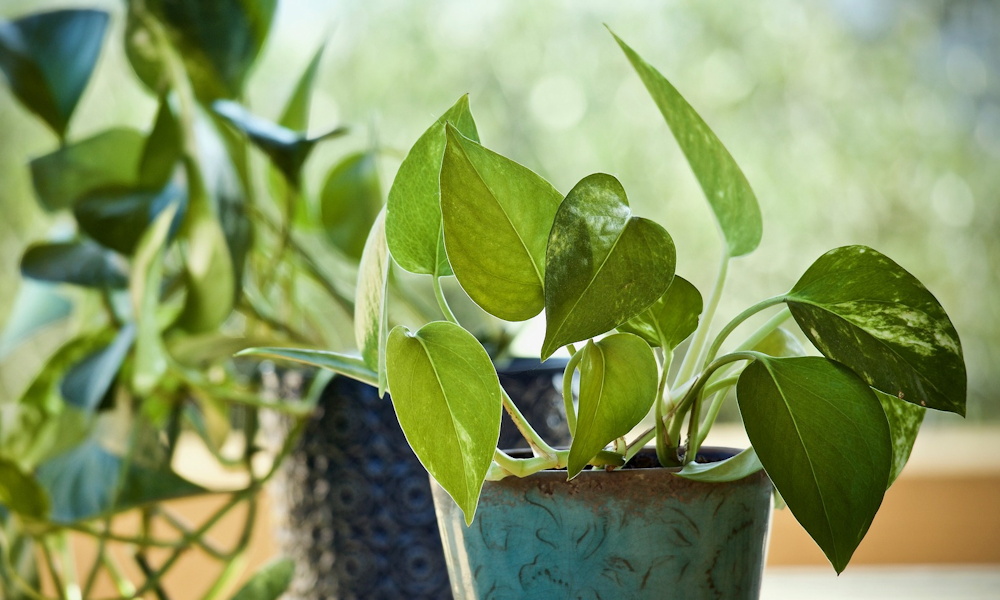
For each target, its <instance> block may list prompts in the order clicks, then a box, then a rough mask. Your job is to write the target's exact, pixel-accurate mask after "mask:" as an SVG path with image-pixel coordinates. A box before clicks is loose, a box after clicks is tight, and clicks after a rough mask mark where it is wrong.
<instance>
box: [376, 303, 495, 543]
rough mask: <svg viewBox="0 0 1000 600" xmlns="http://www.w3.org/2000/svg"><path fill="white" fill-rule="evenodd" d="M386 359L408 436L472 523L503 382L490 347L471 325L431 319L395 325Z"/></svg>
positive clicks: (489, 454) (489, 459) (492, 445)
mask: <svg viewBox="0 0 1000 600" xmlns="http://www.w3.org/2000/svg"><path fill="white" fill-rule="evenodd" d="M386 361H387V363H388V364H389V365H390V368H389V390H390V394H391V396H392V404H393V406H394V407H395V409H396V417H397V418H398V419H399V425H400V427H402V429H403V434H404V435H405V436H406V441H407V442H409V444H410V447H411V448H413V452H414V453H415V454H416V455H417V458H419V459H420V462H421V463H422V464H423V465H424V467H425V468H426V469H427V471H428V472H430V474H431V476H432V477H434V479H435V480H436V481H437V482H438V483H439V484H441V487H442V488H444V489H445V491H447V492H448V494H449V495H450V496H451V497H452V498H453V499H454V500H455V503H456V504H458V506H459V508H461V509H462V512H463V513H465V521H466V523H467V524H468V523H472V518H473V516H474V515H475V512H476V506H477V505H478V503H479V492H480V490H482V487H483V481H484V480H485V479H486V472H487V470H489V467H490V464H491V463H492V461H493V455H494V454H495V452H496V445H497V440H498V439H499V437H500V411H501V404H502V394H503V390H502V389H501V388H500V381H499V379H498V378H497V374H496V370H495V369H494V368H493V363H492V362H491V361H490V357H489V355H488V354H486V350H484V349H483V347H482V346H481V345H480V344H479V342H478V341H477V340H476V338H475V337H473V336H472V334H470V333H469V332H467V331H465V330H464V329H462V328H461V327H459V326H458V325H455V324H452V323H448V322H444V321H436V322H433V323H428V324H427V325H424V326H423V327H421V328H420V330H419V331H417V332H416V333H410V332H409V330H407V329H406V328H405V327H402V326H399V327H396V328H395V329H393V330H392V332H391V333H390V334H389V344H388V347H387V351H386Z"/></svg>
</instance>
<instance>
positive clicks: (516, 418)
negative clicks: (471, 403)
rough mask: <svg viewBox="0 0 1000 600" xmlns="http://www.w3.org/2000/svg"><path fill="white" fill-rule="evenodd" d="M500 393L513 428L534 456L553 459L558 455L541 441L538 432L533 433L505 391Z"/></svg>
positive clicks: (532, 429)
mask: <svg viewBox="0 0 1000 600" xmlns="http://www.w3.org/2000/svg"><path fill="white" fill-rule="evenodd" d="M501 392H502V400H503V407H504V409H505V410H506V411H507V414H508V415H510V419H511V420H512V421H513V422H514V426H515V427H517V430H518V431H519V432H520V433H521V435H522V436H524V439H525V440H526V441H527V442H528V445H529V446H531V449H532V451H533V452H534V453H535V455H536V456H541V457H546V456H547V457H553V456H555V455H556V454H558V451H557V450H556V449H555V448H553V447H552V446H550V445H549V444H548V443H547V442H546V441H545V440H543V439H542V436H540V435H538V432H537V431H535V429H534V428H533V427H532V426H531V424H530V423H528V420H527V419H525V418H524V415H523V414H521V411H520V410H519V409H518V408H517V405H516V404H514V401H513V400H511V399H510V396H509V395H507V391H506V390H503V389H501Z"/></svg>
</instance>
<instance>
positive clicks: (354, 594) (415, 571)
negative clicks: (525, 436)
mask: <svg viewBox="0 0 1000 600" xmlns="http://www.w3.org/2000/svg"><path fill="white" fill-rule="evenodd" d="M564 365H565V363H564V362H563V363H560V362H559V361H555V360H550V361H548V362H546V363H545V365H544V366H543V365H540V364H539V363H538V361H531V360H518V361H514V362H513V363H511V364H510V365H509V366H508V367H507V368H505V369H503V370H502V371H501V372H500V380H501V382H502V383H503V385H504V388H505V389H506V390H507V392H508V393H509V394H510V396H511V397H512V398H514V399H515V401H516V402H517V403H518V406H519V407H521V409H522V411H523V412H524V413H525V416H526V418H528V420H529V421H531V423H532V426H533V427H535V428H536V430H538V431H539V432H541V433H542V434H543V435H545V436H546V439H552V440H554V441H555V442H554V443H564V442H566V441H567V440H568V432H567V428H566V422H565V417H564V416H563V410H562V405H563V400H562V395H561V392H560V391H559V390H558V389H557V387H556V383H561V376H562V367H563V366H564ZM266 379H267V378H266ZM270 380H271V383H270V385H269V386H268V387H270V388H272V393H274V394H275V395H277V396H280V397H291V396H296V395H298V394H300V393H301V390H302V386H303V379H302V373H301V372H300V371H284V372H280V373H278V372H273V374H272V376H271V377H270ZM265 383H267V381H265ZM265 425H266V428H267V429H268V430H270V431H269V433H270V435H272V436H277V437H280V436H283V435H287V434H288V423H287V422H283V421H281V422H271V423H267V424H265ZM501 440H502V443H504V444H508V445H515V444H519V443H522V442H521V440H520V436H519V434H518V433H517V430H516V429H515V428H514V426H513V423H511V422H509V420H508V419H507V417H506V415H504V423H503V427H502V431H501ZM272 497H273V498H274V502H275V505H276V508H275V518H276V520H277V521H278V524H279V526H278V532H277V534H278V535H277V537H278V541H279V545H280V546H281V549H282V551H283V553H284V554H286V555H288V556H291V557H292V558H293V559H294V560H295V562H296V571H295V578H294V580H293V582H292V587H291V589H290V591H289V592H288V593H287V594H286V595H285V596H284V598H286V599H287V600H330V599H336V598H339V599H341V600H352V599H366V600H367V599H373V600H378V599H382V598H385V599H392V600H396V599H399V598H406V599H407V600H421V599H426V600H445V599H447V598H449V597H450V589H449V583H448V571H447V568H446V565H445V559H444V554H443V552H442V550H441V538H440V536H439V535H438V528H437V524H436V522H435V519H434V516H435V515H434V504H433V500H432V498H431V488H430V484H429V482H428V479H427V471H426V470H424V467H423V465H421V464H420V461H418V460H417V457H416V456H414V454H413V451H412V450H410V447H409V445H407V443H406V438H404V437H403V431H402V430H401V429H400V427H399V422H398V421H397V420H396V415H395V412H394V411H393V408H392V402H391V400H390V399H389V397H388V396H387V397H385V398H384V399H383V398H379V396H378V393H377V392H376V390H375V388H373V387H371V386H368V385H365V384H363V383H359V382H357V381H354V380H352V379H348V378H345V377H335V378H334V379H333V380H331V381H330V383H329V384H328V385H327V386H326V388H324V390H323V393H322V395H321V396H320V399H319V404H318V405H317V407H316V411H315V413H314V414H313V416H312V417H311V418H310V419H309V421H308V422H307V423H306V425H305V428H304V430H303V431H302V434H301V436H300V438H299V440H298V441H297V443H296V444H295V447H294V449H293V451H292V453H291V455H290V456H289V457H288V458H287V459H286V461H285V463H284V464H283V465H282V467H281V469H280V470H279V473H278V477H277V478H276V481H275V482H274V485H273V486H272Z"/></svg>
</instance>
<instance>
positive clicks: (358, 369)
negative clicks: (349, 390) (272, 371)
mask: <svg viewBox="0 0 1000 600" xmlns="http://www.w3.org/2000/svg"><path fill="white" fill-rule="evenodd" d="M236 356H256V357H259V358H274V359H280V360H290V361H292V362H297V363H301V364H304V365H311V366H314V367H320V368H321V369H329V370H330V371H333V372H334V373H340V374H341V375H346V376H347V377H350V378H351V379H356V380H358V381H360V382H362V383H367V384H368V385H370V386H373V387H374V386H377V385H378V384H379V382H378V374H377V373H375V371H373V370H372V369H371V368H369V367H368V365H366V364H365V361H364V360H363V359H361V358H360V357H358V356H351V355H349V354H341V353H339V352H328V351H326V350H307V349H298V348H275V347H270V348H247V349H246V350H243V351H241V352H237V353H236Z"/></svg>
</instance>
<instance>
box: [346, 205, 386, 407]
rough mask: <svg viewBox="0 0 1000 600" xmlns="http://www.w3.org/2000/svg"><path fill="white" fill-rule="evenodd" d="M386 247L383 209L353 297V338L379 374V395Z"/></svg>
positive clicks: (367, 245) (382, 390)
mask: <svg viewBox="0 0 1000 600" xmlns="http://www.w3.org/2000/svg"><path fill="white" fill-rule="evenodd" d="M389 266H390V259H389V248H388V246H387V245H386V242H385V210H384V209H383V210H382V211H381V212H379V214H378V217H376V218H375V224H374V225H372V228H371V232H370V233H369V234H368V241H367V242H366V243H365V249H364V252H362V254H361V262H360V264H359V266H358V285H357V288H356V290H355V296H354V338H355V340H356V341H357V344H358V348H359V349H360V350H361V357H362V359H364V361H365V365H367V366H368V368H369V369H372V370H373V371H375V372H376V373H378V393H379V396H381V395H383V394H384V393H385V390H386V387H387V386H388V382H387V380H386V374H385V372H386V365H385V346H386V343H387V341H388V339H389V305H388V302H387V300H388V298H387V296H386V294H387V293H388V292H387V289H388V285H389Z"/></svg>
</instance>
